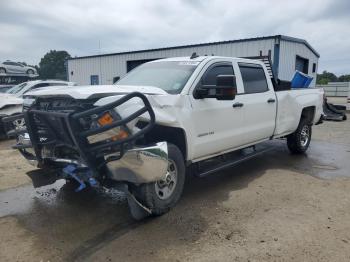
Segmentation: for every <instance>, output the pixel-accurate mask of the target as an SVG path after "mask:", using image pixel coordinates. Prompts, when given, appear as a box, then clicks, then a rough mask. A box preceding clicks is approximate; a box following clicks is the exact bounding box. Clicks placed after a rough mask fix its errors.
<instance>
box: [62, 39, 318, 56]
mask: <svg viewBox="0 0 350 262" xmlns="http://www.w3.org/2000/svg"><path fill="white" fill-rule="evenodd" d="M268 39H280V40H284V41H289V42H295V43H301V44H304V45H305V46H306V47H307V48H309V49H310V50H311V51H312V52H313V53H314V54H315V55H316V56H317V57H320V54H319V53H318V52H317V51H316V50H315V49H314V48H313V47H312V46H311V45H310V44H309V43H308V42H307V41H306V40H304V39H300V38H295V37H290V36H285V35H273V36H263V37H254V38H244V39H237V40H226V41H217V42H209V43H200V44H191V45H180V46H171V47H162V48H152V49H143V50H136V51H126V52H118V53H108V54H100V55H89V56H79V57H72V58H69V59H68V60H75V59H83V58H94V57H104V56H114V55H125V54H135V53H144V52H154V51H164V50H171V49H180V48H191V47H199V46H210V45H221V44H231V43H239V42H250V41H259V40H268Z"/></svg>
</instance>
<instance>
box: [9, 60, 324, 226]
mask: <svg viewBox="0 0 350 262" xmlns="http://www.w3.org/2000/svg"><path fill="white" fill-rule="evenodd" d="M275 90H278V85H277V81H275V80H274V79H271V76H270V73H269V71H268V69H267V67H266V66H265V64H264V63H263V62H261V61H258V60H251V59H243V58H232V57H217V56H199V57H198V56H192V57H180V58H169V59H161V60H157V61H152V62H148V63H146V64H143V65H141V66H139V67H137V68H136V69H134V70H132V71H131V72H129V73H128V74H127V75H126V76H124V77H123V78H122V79H120V80H119V81H118V82H117V83H116V84H115V85H100V86H89V87H88V86H84V87H72V88H69V89H67V88H61V89H60V88H55V89H54V90H49V89H47V90H38V91H33V92H30V93H28V94H26V96H25V98H24V112H23V115H22V116H16V117H24V119H25V124H26V129H23V130H20V131H18V130H16V131H14V132H16V134H17V136H18V139H17V140H18V143H17V145H15V146H14V148H16V149H18V150H19V151H20V152H21V153H22V154H23V156H24V157H26V158H27V159H28V160H29V161H30V162H31V163H32V164H35V165H36V166H38V167H40V168H43V169H51V170H52V169H55V170H57V171H58V174H59V175H58V178H65V179H66V180H67V181H73V183H77V185H78V188H77V190H81V189H82V188H84V187H86V186H96V187H98V186H105V187H107V186H110V187H115V188H118V189H120V190H123V191H125V192H126V193H127V199H128V202H129V206H130V207H131V208H130V209H131V213H132V215H133V216H134V217H135V218H137V219H139V218H142V217H144V216H145V214H148V215H161V214H164V213H165V212H167V211H168V210H169V209H170V208H172V207H173V206H174V205H175V204H176V203H177V202H178V200H179V199H180V196H181V193H182V191H183V187H184V182H185V177H186V174H188V173H189V172H192V173H195V174H196V175H199V176H204V175H207V174H210V173H215V171H217V170H219V169H221V168H225V167H229V166H231V164H233V163H236V162H237V161H242V160H244V159H247V158H250V156H251V154H253V155H254V152H255V151H256V150H257V149H256V148H257V147H256V146H255V145H257V144H259V143H261V142H263V141H266V140H271V139H274V138H286V141H287V145H288V148H289V149H290V151H291V152H293V153H304V152H305V151H306V150H307V148H308V146H309V144H310V140H311V129H312V125H314V124H316V123H318V122H319V121H320V120H321V116H322V101H323V91H322V90H321V89H316V88H307V89H295V90H292V89H290V88H289V89H288V88H284V89H283V90H282V91H275ZM6 121H13V118H10V119H7V120H6ZM246 149H251V150H250V152H251V153H249V152H248V153H247V152H245V153H242V152H243V151H242V150H246Z"/></svg>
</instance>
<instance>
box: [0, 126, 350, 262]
mask: <svg viewBox="0 0 350 262" xmlns="http://www.w3.org/2000/svg"><path fill="white" fill-rule="evenodd" d="M313 131H314V132H313V141H312V144H311V147H310V150H309V151H308V154H307V155H305V156H294V155H290V154H289V153H288V151H287V149H286V147H285V144H284V142H283V141H277V142H276V143H275V144H274V146H275V149H274V150H272V151H270V152H268V153H266V154H264V155H262V156H259V157H257V158H255V159H253V160H250V161H247V162H245V163H243V164H241V165H239V166H236V167H234V168H231V169H228V170H226V171H223V172H218V173H217V174H215V175H213V176H210V177H207V178H204V179H199V178H192V177H190V178H189V179H188V181H187V182H186V188H185V192H184V195H183V197H182V199H181V201H180V203H179V204H178V205H177V206H176V207H175V208H174V209H173V210H171V212H169V213H168V214H166V215H164V216H162V217H158V218H155V219H147V220H145V221H143V222H135V221H133V220H132V219H131V218H130V215H129V213H128V210H127V206H126V202H125V199H124V197H123V196H122V195H120V194H118V193H117V192H96V191H92V190H87V191H85V192H81V193H75V192H74V190H73V188H72V187H71V186H70V185H69V184H64V182H62V181H58V182H56V183H55V184H53V185H50V186H45V187H42V188H39V189H34V188H33V187H32V186H31V184H30V179H29V178H28V176H26V175H25V173H29V174H33V173H35V172H37V171H35V170H33V168H32V167H31V166H29V165H28V164H27V163H26V162H25V161H24V160H23V159H22V157H21V156H20V155H19V154H18V153H17V152H15V151H13V150H11V149H9V145H10V144H11V141H5V142H4V141H3V142H0V159H1V160H2V161H1V162H0V232H1V234H0V258H1V259H0V260H1V261H164V260H169V261H350V213H349V212H348V210H349V209H350V195H349V192H350V163H349V162H350V161H349V159H350V158H349V156H350V122H326V123H325V124H323V125H320V126H316V127H314V129H313Z"/></svg>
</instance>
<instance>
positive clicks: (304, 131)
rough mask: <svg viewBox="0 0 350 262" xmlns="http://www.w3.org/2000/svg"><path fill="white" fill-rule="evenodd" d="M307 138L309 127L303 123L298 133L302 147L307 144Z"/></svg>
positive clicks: (308, 136)
mask: <svg viewBox="0 0 350 262" xmlns="http://www.w3.org/2000/svg"><path fill="white" fill-rule="evenodd" d="M309 138H310V128H309V126H308V125H305V126H304V127H303V128H302V130H301V133H300V142H301V145H302V146H303V147H304V146H306V145H307V143H308V142H309Z"/></svg>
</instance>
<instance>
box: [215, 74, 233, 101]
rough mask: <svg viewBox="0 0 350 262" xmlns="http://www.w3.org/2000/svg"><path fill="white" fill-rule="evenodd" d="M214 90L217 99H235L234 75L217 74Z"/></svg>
mask: <svg viewBox="0 0 350 262" xmlns="http://www.w3.org/2000/svg"><path fill="white" fill-rule="evenodd" d="M215 90H216V92H215V93H216V99H218V100H233V99H235V97H236V94H237V86H236V77H235V76H234V75H218V76H217V77H216V87H215Z"/></svg>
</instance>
